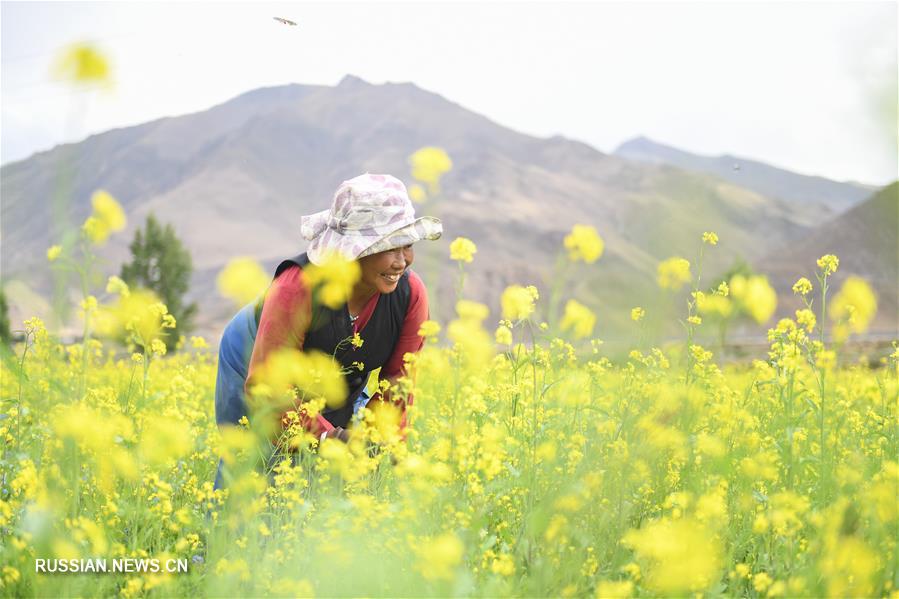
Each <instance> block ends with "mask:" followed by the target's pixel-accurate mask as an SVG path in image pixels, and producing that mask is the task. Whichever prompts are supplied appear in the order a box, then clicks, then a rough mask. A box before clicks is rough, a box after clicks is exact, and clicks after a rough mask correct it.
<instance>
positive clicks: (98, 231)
mask: <svg viewBox="0 0 899 599" xmlns="http://www.w3.org/2000/svg"><path fill="white" fill-rule="evenodd" d="M91 204H92V205H93V207H94V211H93V213H92V214H91V215H90V216H89V217H87V219H86V220H85V221H84V224H83V225H81V228H82V230H83V231H84V234H85V235H86V236H87V238H88V239H89V240H90V241H91V242H92V243H94V244H97V245H103V244H104V243H106V239H107V238H108V237H109V234H110V233H112V232H115V231H121V230H122V229H124V228H125V225H126V223H127V220H126V218H125V212H124V210H122V207H121V206H120V205H119V203H118V202H117V201H116V200H115V198H113V197H112V196H111V195H110V194H109V193H108V192H106V191H103V190H102V189H101V190H98V191H96V192H95V193H94V195H92V196H91Z"/></svg>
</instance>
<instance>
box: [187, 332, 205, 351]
mask: <svg viewBox="0 0 899 599" xmlns="http://www.w3.org/2000/svg"><path fill="white" fill-rule="evenodd" d="M190 346H191V347H193V348H194V349H208V348H209V344H208V343H206V339H204V338H203V337H200V336H198V335H192V336H191V338H190Z"/></svg>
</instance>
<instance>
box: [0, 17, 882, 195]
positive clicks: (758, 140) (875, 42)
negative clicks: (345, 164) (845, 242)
mask: <svg viewBox="0 0 899 599" xmlns="http://www.w3.org/2000/svg"><path fill="white" fill-rule="evenodd" d="M274 16H280V17H285V18H288V19H292V20H294V21H296V22H297V23H298V26H296V27H289V26H286V25H282V24H280V23H278V22H276V21H275V20H274V19H272V17H274ZM0 19H2V39H0V42H2V55H0V58H2V71H0V73H2V81H0V83H2V95H0V105H2V123H0V125H2V147H0V159H2V162H3V163H8V162H10V161H13V160H19V159H21V158H24V157H27V156H29V155H30V154H31V153H33V152H35V151H38V150H44V149H48V148H50V147H52V146H54V145H55V144H57V143H60V142H61V141H69V140H77V139H82V138H83V137H85V136H87V135H89V134H91V133H96V132H100V131H105V130H107V129H110V128H114V127H122V126H127V125H133V124H137V123H141V122H145V121H148V120H151V119H155V118H159V117H163V116H170V115H177V114H183V113H188V112H195V111H200V110H204V109H206V108H209V107H210V106H213V105H215V104H219V103H221V102H224V101H226V100H228V99H229V98H231V97H233V96H235V95H237V94H240V93H242V92H245V91H248V90H250V89H254V88H258V87H261V86H271V85H279V84H285V83H294V82H296V83H311V84H324V85H336V84H337V83H338V82H339V81H340V79H341V78H342V77H343V76H344V75H346V74H347V73H350V74H353V75H357V76H359V77H362V78H363V79H365V80H367V81H369V82H371V83H383V82H386V81H393V82H401V81H411V82H414V83H415V84H416V85H418V86H419V87H422V88H424V89H427V90H430V91H433V92H437V93H439V94H441V95H443V96H445V97H446V98H448V99H449V100H451V101H454V102H457V103H459V104H461V105H462V106H464V107H466V108H468V109H470V110H473V111H475V112H478V113H481V114H483V115H485V116H487V117H489V118H490V119H492V120H494V121H496V122H498V123H500V124H502V125H505V126H507V127H510V128H512V129H515V130H518V131H521V132H524V133H529V134H533V135H538V136H550V135H554V134H561V135H564V136H566V137H569V138H573V139H578V140H582V141H585V142H587V143H589V144H591V145H593V146H594V147H596V148H597V149H599V150H601V151H604V152H611V151H613V150H614V149H615V148H616V147H617V146H618V144H620V143H621V142H623V141H625V140H627V139H629V138H631V137H634V136H637V135H645V136H648V137H650V138H653V139H655V140H657V141H660V142H663V143H667V144H670V145H674V146H677V147H679V148H682V149H685V150H689V151H692V152H697V153H702V154H719V153H731V154H736V155H740V156H744V157H748V158H755V159H759V160H763V161H765V162H769V163H772V164H774V165H777V166H782V167H785V168H789V169H791V170H795V171H798V172H802V173H808V174H817V175H823V176H827V177H830V178H834V179H852V180H858V181H863V182H866V183H885V182H887V181H891V180H893V179H896V177H897V153H896V141H897V138H896V135H897V133H896V131H897V127H896V122H895V108H896V105H897V99H896V89H897V68H896V65H897V62H896V54H897V4H896V3H895V2H880V3H860V2H844V3H827V4H821V3H805V2H803V3H789V4H787V3H764V4H762V3H723V2H715V3H711V2H708V3H677V2H665V3H661V4H659V3H637V2H630V3H626V4H625V3H589V4H588V3H570V4H559V3H553V4H549V3H546V4H542V3H495V4H485V3H483V2H478V3H466V4H460V3H458V2H455V3H452V4H449V3H446V4H443V3H441V4H435V3H426V2H421V1H416V2H414V3H401V4H386V3H380V2H366V3H363V4H359V3H354V4H349V3H337V2H333V1H332V2H328V3H327V4H296V3H294V4H265V3H261V2H260V3H252V4H251V3H246V4H244V3H227V4H223V3H183V2H179V3H107V4H103V3H56V4H44V3H31V2H29V3H14V2H3V3H2V5H0ZM84 40H90V41H93V42H95V43H96V44H97V45H98V46H99V47H100V48H101V49H102V50H103V51H104V52H105V53H106V54H107V55H108V56H109V58H110V59H111V61H112V63H113V67H114V77H115V81H116V84H115V87H114V88H113V90H112V91H87V92H78V93H73V92H72V91H70V90H69V89H67V88H66V87H65V86H63V85H61V84H59V83H56V82H54V81H52V80H51V79H50V76H49V70H50V65H51V63H52V61H53V58H54V56H56V54H57V52H58V51H59V49H60V47H62V46H64V45H66V44H68V43H71V42H75V41H84ZM883 107H891V109H892V111H893V113H892V114H893V116H892V120H891V118H890V117H889V115H888V113H889V109H886V110H885V109H884V108H883Z"/></svg>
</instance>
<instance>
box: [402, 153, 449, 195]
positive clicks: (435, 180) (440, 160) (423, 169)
mask: <svg viewBox="0 0 899 599" xmlns="http://www.w3.org/2000/svg"><path fill="white" fill-rule="evenodd" d="M409 165H410V166H411V167H412V176H413V177H414V178H415V179H418V180H419V181H421V182H422V183H425V184H426V185H427V186H428V189H429V190H430V192H431V193H432V194H437V193H439V190H440V178H441V177H442V176H443V175H444V174H445V173H447V172H449V171H450V170H451V169H452V168H453V161H452V160H450V157H449V155H448V154H447V153H446V151H445V150H443V149H442V148H437V147H434V146H427V147H424V148H421V149H420V150H418V151H416V152H415V153H414V154H412V155H411V156H410V157H409Z"/></svg>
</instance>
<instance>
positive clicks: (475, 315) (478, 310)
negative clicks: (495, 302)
mask: <svg viewBox="0 0 899 599" xmlns="http://www.w3.org/2000/svg"><path fill="white" fill-rule="evenodd" d="M456 314H458V315H459V318H460V319H462V320H470V321H473V322H477V323H478V324H480V323H481V322H483V321H484V320H485V319H486V318H487V317H488V316H489V315H490V308H488V307H487V306H485V305H484V304H482V303H480V302H473V301H471V300H459V301H458V302H456Z"/></svg>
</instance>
